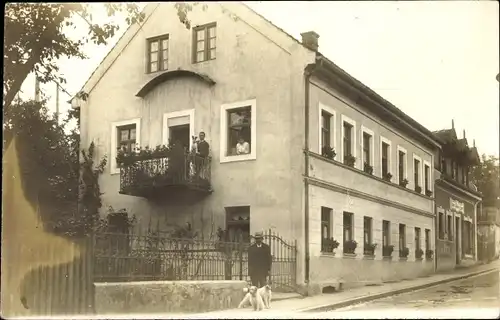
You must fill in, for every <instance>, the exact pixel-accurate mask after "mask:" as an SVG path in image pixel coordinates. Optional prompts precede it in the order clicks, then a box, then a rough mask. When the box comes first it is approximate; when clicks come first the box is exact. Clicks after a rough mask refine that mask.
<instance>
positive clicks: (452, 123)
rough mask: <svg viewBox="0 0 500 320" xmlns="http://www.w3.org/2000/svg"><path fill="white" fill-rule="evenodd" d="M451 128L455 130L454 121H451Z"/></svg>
mask: <svg viewBox="0 0 500 320" xmlns="http://www.w3.org/2000/svg"><path fill="white" fill-rule="evenodd" d="M451 128H452V129H455V121H454V120H453V119H451Z"/></svg>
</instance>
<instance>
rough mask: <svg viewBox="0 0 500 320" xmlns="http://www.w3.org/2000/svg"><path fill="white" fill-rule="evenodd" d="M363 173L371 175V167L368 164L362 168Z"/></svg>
mask: <svg viewBox="0 0 500 320" xmlns="http://www.w3.org/2000/svg"><path fill="white" fill-rule="evenodd" d="M363 171H364V172H366V173H368V174H373V167H372V166H371V165H370V164H369V163H367V162H365V164H364V166H363Z"/></svg>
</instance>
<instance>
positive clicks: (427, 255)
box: [425, 249, 434, 259]
mask: <svg viewBox="0 0 500 320" xmlns="http://www.w3.org/2000/svg"><path fill="white" fill-rule="evenodd" d="M433 255H434V250H431V249H427V250H425V257H426V258H427V259H432V256H433Z"/></svg>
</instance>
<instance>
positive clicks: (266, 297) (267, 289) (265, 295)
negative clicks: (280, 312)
mask: <svg viewBox="0 0 500 320" xmlns="http://www.w3.org/2000/svg"><path fill="white" fill-rule="evenodd" d="M257 293H258V294H259V295H260V296H261V297H262V301H263V302H264V306H265V307H266V309H270V308H271V299H272V296H273V292H272V290H271V286H270V285H269V284H266V285H265V286H263V287H262V288H259V289H258V290H257Z"/></svg>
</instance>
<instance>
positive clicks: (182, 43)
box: [73, 2, 440, 290]
mask: <svg viewBox="0 0 500 320" xmlns="http://www.w3.org/2000/svg"><path fill="white" fill-rule="evenodd" d="M207 7H208V8H207V9H206V10H202V8H201V7H195V8H194V9H193V11H192V12H190V13H189V19H190V20H191V25H192V26H194V27H193V28H192V30H188V29H186V27H185V26H184V25H183V24H181V23H180V22H179V20H178V17H177V14H176V10H175V8H174V4H173V3H161V4H148V5H147V6H146V8H145V13H146V20H145V21H144V23H143V25H142V26H141V27H139V26H137V25H134V26H131V27H130V28H129V30H128V31H126V32H125V34H124V35H123V37H122V38H121V39H120V40H119V41H118V43H117V44H116V46H115V47H114V48H113V49H112V50H111V52H110V53H109V54H108V56H107V57H106V58H105V59H104V61H103V62H102V63H101V65H100V66H99V67H98V68H97V70H96V71H95V72H94V73H93V74H92V76H91V78H90V79H89V80H88V81H87V83H86V84H85V86H84V88H83V91H84V92H85V93H87V94H88V99H86V101H82V100H80V99H73V104H74V105H75V106H79V107H80V108H81V109H80V113H81V134H82V145H84V146H85V145H88V144H89V143H90V142H91V141H94V142H95V143H96V145H97V151H98V154H97V156H98V157H100V156H103V155H107V156H108V159H109V166H108V168H107V169H106V171H105V172H104V174H103V175H102V178H101V180H100V188H101V191H102V192H104V194H103V204H104V205H103V207H105V208H106V207H108V206H113V207H114V208H116V209H118V208H126V209H127V210H128V211H129V213H133V214H135V215H136V216H137V218H138V228H143V229H144V228H147V227H148V225H151V224H153V225H161V226H163V225H166V224H183V223H185V222H190V223H191V224H192V225H193V227H194V228H195V229H198V230H200V231H202V232H204V234H205V235H206V237H210V236H211V235H213V233H214V231H215V229H217V227H222V228H225V229H227V230H228V231H229V233H230V234H231V235H232V236H234V237H233V239H236V236H237V235H239V234H243V235H244V236H245V237H247V236H248V234H249V233H254V232H255V231H259V230H262V229H268V228H274V229H275V230H277V231H278V233H279V234H280V235H282V236H283V238H284V239H297V246H298V251H297V252H298V258H297V272H296V273H297V278H296V282H297V283H298V284H305V283H309V284H310V286H311V287H315V288H319V287H321V286H324V285H326V284H328V283H331V282H334V281H336V280H338V279H339V278H340V279H343V280H344V282H348V283H358V284H359V283H365V282H370V281H377V282H378V281H381V280H395V279H402V278H412V277H417V276H420V275H422V274H426V273H430V272H432V271H433V269H434V264H433V258H432V257H429V258H428V259H425V254H424V256H420V255H419V256H418V257H417V258H416V256H415V255H416V252H417V251H420V250H419V249H422V252H424V253H425V250H426V249H428V250H432V249H434V241H433V239H434V231H435V230H434V198H433V196H432V193H433V188H434V187H433V184H432V181H433V179H434V177H433V170H432V164H433V163H434V162H435V159H434V154H437V153H438V150H439V148H440V145H439V143H438V141H436V139H435V137H434V135H433V134H432V133H431V132H430V131H428V130H427V129H425V128H424V127H422V126H421V125H420V124H418V123H417V122H415V121H414V120H412V119H411V118H410V117H408V116H407V115H405V114H404V113H403V112H401V111H400V110H399V109H397V108H396V107H394V106H393V105H391V104H390V103H389V102H387V101H386V100H384V99H383V98H382V97H380V96H379V95H377V94H376V93H375V92H373V91H372V90H370V89H369V88H367V87H366V86H364V85H363V84H361V83H360V82H359V81H357V80H356V79H354V78H352V77H351V76H349V75H348V74H347V73H346V72H344V71H343V70H341V69H340V68H339V67H337V66H336V65H335V64H334V63H332V62H331V61H329V60H328V59H326V58H325V57H324V56H322V55H321V54H320V53H318V52H317V49H318V38H319V36H318V35H317V34H315V33H314V32H308V33H304V34H303V41H302V43H300V42H298V41H297V40H295V39H293V38H292V37H291V36H289V35H287V34H286V33H285V32H283V31H282V30H281V29H279V28H277V27H276V26H274V25H273V24H271V23H270V22H269V21H267V20H266V19H264V18H263V17H262V16H260V15H258V14H257V13H256V12H254V11H253V10H251V9H250V8H248V7H247V6H246V5H243V4H240V3H231V2H229V3H210V4H208V5H207ZM304 101H305V105H304ZM200 131H204V132H205V133H206V139H207V141H208V142H209V143H210V147H211V148H210V149H211V163H207V165H206V167H205V171H204V173H203V182H204V183H203V184H197V185H195V186H193V185H190V183H191V182H190V181H191V180H189V179H184V178H182V179H181V180H180V183H178V184H177V185H174V186H172V185H170V186H168V187H169V188H167V186H165V185H162V184H161V183H160V184H156V182H155V181H156V180H154V177H149V178H146V179H145V180H141V183H140V184H139V183H137V181H139V180H138V179H139V174H138V172H139V171H137V169H136V168H137V167H132V166H124V167H123V168H122V169H121V171H120V168H119V165H118V163H117V161H116V156H117V148H118V147H120V146H122V147H125V148H127V149H128V150H130V149H132V148H133V147H134V145H136V144H139V145H140V146H142V147H144V146H149V147H150V148H155V147H156V146H158V145H160V144H167V142H168V140H169V138H174V139H176V140H180V141H181V142H182V143H183V144H184V146H185V147H186V148H191V146H192V142H191V136H193V135H197V134H198V133H199V132H200ZM240 136H242V137H244V139H245V140H246V141H247V142H248V143H249V149H250V152H249V153H248V154H241V155H238V154H236V144H237V140H238V139H237V138H238V137H240ZM328 147H331V148H333V149H335V152H336V153H337V157H335V158H334V159H329V158H328V157H330V156H331V152H330V151H331V149H329V148H328ZM330 158H331V157H330ZM138 162H140V163H138V165H139V167H140V168H141V170H145V171H147V173H148V174H150V175H151V174H155V175H156V176H160V177H161V176H162V175H164V174H165V173H164V171H162V170H166V169H165V168H166V167H167V166H169V165H170V164H169V165H167V164H166V162H165V161H163V160H158V159H153V160H141V161H138ZM184 164H185V165H186V166H182V165H181V167H184V168H186V167H189V161H186V162H185V163H184ZM134 168H135V169H134ZM189 168H190V169H191V167H189ZM182 170H185V169H182ZM188 170H189V169H188ZM141 172H142V171H141ZM183 172H184V171H183ZM391 175H392V178H391V177H390V176H391ZM183 177H184V175H183ZM183 179H184V180H183ZM188 180H189V181H188ZM332 237H333V238H334V239H336V240H338V241H339V242H340V246H339V248H338V249H337V250H336V251H337V254H336V255H334V254H333V253H332V252H331V251H332V250H331V249H328V248H327V247H328V243H327V242H326V241H324V239H326V238H332ZM350 240H356V241H357V242H358V243H359V245H358V247H357V248H356V250H355V251H354V252H355V253H356V254H352V253H351V254H350V253H348V252H352V250H351V251H349V248H348V246H349V245H350V244H352V242H350ZM344 242H345V245H344ZM372 244H377V246H376V248H375V250H374V252H371V250H370V248H371V246H370V245H372ZM384 245H385V246H389V245H394V253H393V254H392V258H391V257H383V255H387V256H391V254H390V253H388V252H385V251H387V250H384V252H383V248H382V247H383V246H384ZM327 249H328V250H327ZM351 249H352V248H351ZM406 250H409V253H408V255H407V256H405V254H404V253H405V251H406ZM322 251H330V252H329V253H328V252H322ZM342 251H344V252H345V254H342ZM389 251H390V250H389ZM400 254H401V258H400V257H399V256H400ZM389 260H392V261H389ZM294 277H295V275H294ZM313 290H315V289H313Z"/></svg>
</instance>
